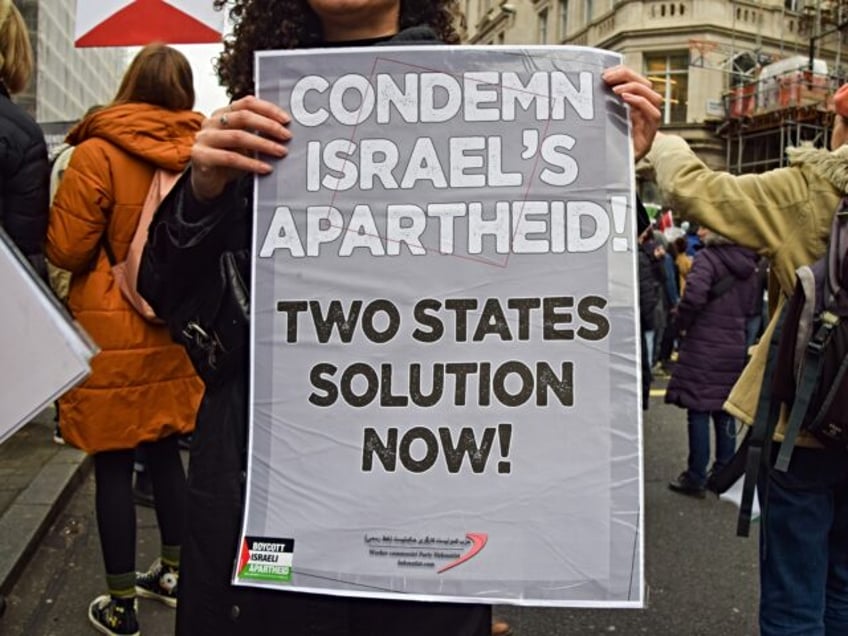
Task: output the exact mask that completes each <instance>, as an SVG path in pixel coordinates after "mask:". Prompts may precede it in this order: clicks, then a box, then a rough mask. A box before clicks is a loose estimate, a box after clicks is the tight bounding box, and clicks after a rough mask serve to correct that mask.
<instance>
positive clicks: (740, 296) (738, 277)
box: [665, 227, 757, 499]
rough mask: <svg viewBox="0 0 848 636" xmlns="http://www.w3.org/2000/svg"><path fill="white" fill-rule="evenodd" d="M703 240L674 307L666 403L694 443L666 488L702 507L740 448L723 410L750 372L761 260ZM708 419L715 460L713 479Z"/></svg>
mask: <svg viewBox="0 0 848 636" xmlns="http://www.w3.org/2000/svg"><path fill="white" fill-rule="evenodd" d="M698 234H699V238H700V239H701V242H702V243H703V245H704V247H703V249H701V250H699V251H698V253H697V254H696V255H695V259H694V261H693V264H692V270H691V271H690V272H689V277H688V284H687V285H686V291H685V293H684V294H683V297H682V298H681V300H680V304H679V305H678V307H677V311H676V318H675V321H676V327H677V330H678V332H679V333H680V349H679V357H678V359H677V364H676V365H675V367H674V371H673V372H672V374H671V380H669V383H668V388H667V389H666V394H665V401H666V403H667V404H676V405H677V406H679V407H682V408H685V409H686V419H687V423H688V436H689V457H688V459H687V462H686V470H684V471H683V472H682V473H680V475H679V476H678V477H677V479H675V480H674V481H671V482H670V483H669V484H668V487H669V488H670V489H671V490H673V491H674V492H678V493H680V494H683V495H689V496H692V497H697V498H701V499H702V498H704V497H705V496H706V484H707V480H708V478H709V474H711V473H714V472H716V471H718V470H721V468H722V467H723V466H725V465H726V464H727V463H728V462H729V461H730V458H731V457H732V456H733V451H734V450H735V447H736V431H735V422H734V420H733V417H732V416H731V415H730V414H729V413H727V411H725V410H724V409H723V405H724V401H725V400H726V399H727V396H728V394H729V393H730V389H731V388H732V387H733V384H734V382H736V379H737V378H738V377H739V374H740V373H741V372H742V368H743V367H744V366H745V360H746V357H747V347H746V345H745V324H746V321H747V315H748V310H747V308H748V307H750V306H751V305H752V303H753V296H754V294H755V293H756V286H757V279H756V265H757V255H756V254H755V253H754V252H752V251H751V250H749V249H746V248H744V247H740V246H738V245H734V244H733V243H731V242H730V241H728V240H727V239H725V238H724V237H722V236H720V235H718V234H716V233H714V232H710V231H709V230H707V229H706V228H703V227H702V228H700V229H699V230H698ZM710 418H712V422H713V431H714V434H715V435H714V436H715V460H714V462H713V466H712V468H711V469H710V470H709V471H708V470H707V465H708V463H709V459H710V426H709V425H710Z"/></svg>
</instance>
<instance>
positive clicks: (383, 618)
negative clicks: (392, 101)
mask: <svg viewBox="0 0 848 636" xmlns="http://www.w3.org/2000/svg"><path fill="white" fill-rule="evenodd" d="M214 4H215V6H216V8H217V9H219V10H224V9H225V8H226V9H228V10H229V11H230V16H231V17H232V19H233V24H232V34H231V36H230V37H229V38H228V39H227V40H226V42H225V47H224V51H223V53H222V55H221V56H220V58H219V59H218V61H217V71H218V76H219V78H220V81H221V83H222V84H223V85H224V86H225V87H226V89H227V91H228V94H229V97H230V98H231V99H230V101H229V103H227V104H222V105H221V106H220V108H218V109H216V110H214V111H213V112H211V113H209V114H208V116H203V115H201V114H199V113H197V112H194V110H193V109H194V91H193V81H192V72H191V68H190V66H189V64H188V62H187V60H186V59H185V57H184V56H183V55H182V54H180V53H179V52H178V51H176V50H175V49H173V48H171V47H168V46H165V45H162V44H152V45H149V46H147V47H144V48H143V49H142V50H141V51H140V52H139V53H138V54H137V55H136V56H135V58H134V59H133V61H132V63H131V64H130V65H129V68H128V69H127V71H126V73H125V75H124V77H123V80H122V82H121V84H120V86H119V87H117V90H116V93H115V97H114V98H113V99H112V101H111V102H110V103H108V104H105V105H103V106H102V107H99V108H96V109H93V110H92V111H90V112H89V113H87V114H86V115H85V116H84V117H83V118H82V120H81V121H80V122H79V123H78V124H77V125H76V126H75V127H74V128H73V129H72V130H71V132H70V133H69V135H68V138H67V142H68V143H69V144H70V145H71V146H73V153H72V155H70V156H69V160H68V162H67V166H66V167H65V169H64V174H63V176H62V180H61V183H59V184H58V187H57V189H56V192H55V198H53V200H52V203H51V202H50V198H49V191H50V187H49V172H50V166H49V162H48V157H47V150H46V145H45V143H44V138H43V136H42V134H41V132H40V129H39V127H38V126H37V125H36V124H35V122H34V121H33V120H32V119H31V118H30V117H29V116H28V115H26V114H25V113H24V111H23V110H22V109H21V108H19V107H18V106H17V105H15V103H14V102H13V101H12V99H11V95H13V94H15V93H16V92H19V91H21V90H22V89H23V88H24V87H25V86H26V84H27V81H28V80H29V76H30V73H31V69H32V50H31V45H30V42H29V39H28V36H27V30H26V26H25V24H24V22H23V19H22V17H21V15H20V12H19V11H18V9H17V8H16V7H15V5H14V4H13V3H12V2H11V1H10V0H0V80H2V81H0V141H2V142H3V143H2V144H1V145H2V153H0V178H2V185H3V187H2V193H0V195H1V196H0V224H1V225H2V227H3V228H4V229H5V231H6V232H7V233H8V234H9V236H10V237H11V238H12V240H13V241H14V242H15V243H16V244H17V246H18V247H19V248H20V250H21V252H22V253H23V254H24V255H25V256H26V258H27V259H28V260H29V262H30V263H31V264H32V266H33V272H34V274H35V275H37V276H46V261H49V262H50V263H51V264H52V265H54V266H56V267H59V268H61V269H63V270H66V271H67V272H69V277H70V278H69V286H68V292H67V299H66V302H67V306H68V308H69V310H70V311H71V313H72V314H73V315H74V317H75V318H76V319H77V320H78V321H79V322H80V323H81V324H82V326H83V327H84V328H85V329H86V330H87V331H88V332H89V333H90V334H91V335H92V337H93V338H94V340H95V341H96V343H97V345H98V346H99V347H100V350H101V352H100V353H99V354H98V355H97V356H96V357H95V358H94V360H93V362H92V374H91V376H90V377H89V378H88V379H87V380H86V381H85V382H84V383H83V384H81V385H80V386H78V387H76V388H75V389H73V390H71V391H69V392H68V393H67V394H65V395H64V396H63V397H62V398H61V401H60V413H61V418H60V430H61V436H62V439H63V440H65V441H66V442H67V443H70V444H72V445H74V446H76V447H78V448H80V449H83V450H84V451H86V452H87V453H90V454H91V455H92V456H93V463H94V469H95V470H94V475H95V483H96V496H95V510H96V516H97V525H98V531H99V536H100V542H101V548H102V555H103V563H104V566H105V584H106V592H107V593H106V594H103V595H102V596H99V597H97V598H96V599H94V600H93V601H92V602H91V605H90V607H89V609H88V617H89V620H90V621H91V623H92V625H93V626H94V627H95V628H96V629H98V630H99V631H100V632H102V633H105V634H115V635H127V634H130V635H131V634H138V633H140V630H141V627H140V625H141V623H142V622H143V619H139V616H138V604H137V602H136V598H137V597H138V596H143V597H149V598H153V599H156V600H159V601H161V602H163V603H165V604H166V605H168V606H171V607H176V608H177V616H176V630H177V633H178V634H181V635H189V634H203V635H206V634H221V635H226V634H249V633H264V631H265V627H266V626H267V625H268V624H269V621H272V620H275V619H276V618H277V617H280V616H285V622H286V625H287V633H290V634H293V635H300V634H302V635H304V636H307V635H308V636H321V635H327V636H331V635H332V636H345V635H351V636H354V635H363V636H365V635H370V636H381V635H385V636H396V635H398V634H403V635H404V636H416V635H418V634H421V635H422V636H423V635H424V634H427V635H431V634H444V635H456V636H489V635H490V634H491V635H492V636H508V635H509V634H511V633H512V629H511V628H510V626H509V625H508V624H507V623H506V622H504V621H502V620H499V619H497V618H496V617H495V618H493V616H492V613H491V608H490V607H489V606H488V605H483V604H469V603H465V604H462V603H418V602H412V601H387V600H374V599H361V598H347V597H338V596H329V595H320V594H303V593H286V594H280V593H278V592H274V591H271V590H265V589H255V588H244V587H236V586H233V585H232V584H231V581H230V577H231V572H232V568H233V562H234V560H235V559H236V557H237V555H236V554H235V549H234V546H236V545H237V537H238V533H239V526H240V520H241V514H242V509H243V505H244V474H245V470H246V461H247V444H246V439H247V437H246V436H247V421H246V414H247V412H248V410H247V403H246V400H247V395H248V392H247V388H248V370H247V363H246V357H245V355H244V352H245V351H246V350H247V347H246V338H247V332H246V330H242V331H239V332H237V333H236V334H235V336H234V337H235V338H236V340H237V342H236V343H235V346H234V347H232V350H233V351H235V352H236V354H235V355H236V358H235V359H234V360H233V361H231V363H229V364H227V365H225V366H224V367H222V368H219V369H209V368H207V367H204V366H203V365H202V364H199V363H198V361H197V360H196V359H194V358H193V357H192V355H193V354H192V351H193V350H192V348H191V343H189V344H188V348H186V347H184V346H183V344H185V343H184V342H183V343H180V340H181V339H182V338H183V337H184V334H185V327H186V315H187V312H189V311H192V310H193V308H196V307H198V306H200V305H202V304H203V302H204V296H203V295H204V294H208V293H211V292H210V288H209V286H208V285H206V284H204V276H206V275H207V274H208V272H210V271H217V268H218V267H220V263H221V262H222V257H223V256H224V255H225V254H229V255H232V259H233V260H232V262H234V263H236V266H237V267H239V268H240V272H239V273H240V274H241V275H242V278H243V279H244V280H248V279H249V274H250V272H249V263H250V249H251V245H250V235H251V222H252V219H251V209H252V197H253V188H252V182H253V177H254V175H265V174H269V173H270V172H272V171H273V170H275V169H277V167H278V165H284V164H278V163H277V162H276V161H275V160H276V159H282V158H283V157H285V156H286V154H287V144H288V142H289V141H290V139H291V133H290V132H289V130H288V128H287V124H288V123H289V121H290V117H289V115H288V114H287V113H286V112H284V111H283V110H281V109H280V108H279V107H278V106H277V105H275V104H273V103H270V102H267V101H263V100H261V99H258V98H257V97H255V95H254V92H255V87H254V53H255V52H256V51H260V50H267V49H301V48H315V47H322V46H335V45H338V44H340V43H341V44H345V45H347V46H380V45H384V44H388V45H421V44H429V45H435V44H443V45H450V44H457V43H459V41H460V36H459V32H458V30H457V26H458V20H460V19H461V12H460V7H459V6H458V5H459V3H458V2H457V1H456V0H404V1H401V0H355V1H351V2H344V3H340V2H337V1H335V0H235V1H231V2H225V1H224V0H214ZM604 80H605V81H606V83H607V84H608V86H609V87H610V89H611V91H612V92H613V93H614V94H615V95H617V96H618V97H619V98H620V99H621V100H622V101H623V102H624V103H626V104H627V105H628V106H629V107H630V108H629V112H630V118H631V135H632V142H633V149H634V157H635V159H636V160H637V161H640V162H641V163H640V164H639V165H640V166H642V167H643V169H645V170H648V171H650V172H652V173H653V176H654V178H655V179H656V181H657V183H658V185H659V187H660V190H661V192H662V194H663V196H664V199H665V201H666V202H667V203H668V205H670V206H671V207H672V209H673V210H674V213H675V214H676V215H679V216H680V217H682V218H685V219H687V222H686V224H685V226H682V227H681V228H680V231H679V232H678V233H677V234H676V235H669V234H666V233H663V232H660V231H658V230H656V229H655V228H654V227H653V226H652V225H651V224H650V223H648V222H647V221H646V219H644V218H643V217H640V219H641V220H640V224H639V241H638V243H639V249H638V255H637V256H638V275H639V276H638V277H639V281H638V282H639V285H638V289H639V320H640V326H641V338H642V342H641V347H642V355H641V358H642V365H643V366H642V368H643V373H642V378H643V386H642V389H643V406H644V408H647V407H648V404H649V393H650V388H651V383H652V381H653V378H654V376H659V375H666V376H667V375H670V379H669V382H668V388H667V391H666V401H667V402H668V403H671V404H675V405H677V406H679V407H681V408H683V409H686V415H687V416H686V420H687V425H688V429H687V430H688V438H689V456H688V458H687V461H686V468H685V470H684V471H683V472H682V473H681V474H680V475H679V476H678V477H677V478H676V479H673V480H672V481H671V482H670V483H669V488H670V489H671V490H673V491H675V492H677V493H681V494H684V495H689V496H694V497H699V498H702V497H704V496H705V493H706V491H707V487H708V485H709V481H710V479H711V476H712V475H714V474H715V473H716V472H717V471H719V470H721V468H722V467H723V466H724V465H726V464H727V463H728V462H729V461H730V458H731V456H732V455H733V453H734V450H735V447H736V439H737V436H738V430H737V429H738V426H737V422H739V423H741V424H750V423H751V422H752V420H753V418H754V413H755V405H756V403H757V398H758V395H759V392H760V387H761V386H762V384H763V382H764V379H763V370H764V355H765V354H764V353H763V347H760V346H757V344H756V343H757V341H758V340H760V339H761V337H762V340H766V339H767V338H768V337H769V334H770V333H771V331H772V330H773V329H774V326H775V325H774V320H771V321H770V322H769V320H768V319H765V320H764V319H763V315H764V307H763V297H764V286H765V280H766V278H765V277H766V276H768V277H769V279H770V281H771V283H772V284H771V287H770V291H771V292H772V294H771V295H769V300H770V301H771V303H772V305H773V307H772V309H773V308H774V307H775V306H777V305H779V304H780V303H782V302H783V300H784V299H785V298H786V297H787V296H788V295H789V294H790V293H791V292H792V289H793V287H794V284H795V280H794V278H795V269H796V268H797V267H799V266H800V265H803V264H807V263H810V262H812V261H813V260H815V259H816V258H817V257H818V256H820V255H821V253H822V252H823V250H824V246H825V243H826V240H827V237H828V233H829V231H830V221H831V218H832V216H833V211H834V209H835V207H836V203H837V202H838V201H839V199H840V197H842V195H843V194H844V193H845V192H846V190H848V150H846V146H844V145H843V144H844V143H845V142H846V140H848V88H845V87H843V89H841V90H840V91H839V92H838V93H837V95H836V100H835V112H836V116H835V120H834V128H833V133H832V136H831V146H832V150H830V151H828V150H826V149H813V148H799V149H790V151H789V157H790V161H791V165H790V166H789V167H787V168H782V169H779V170H776V171H773V172H769V173H764V174H760V175H747V176H745V177H737V176H733V175H730V174H727V173H724V172H718V171H713V170H711V169H710V168H708V167H707V166H706V165H705V164H704V163H703V162H702V161H701V160H700V159H699V158H698V157H697V156H696V155H695V154H694V153H693V152H692V150H691V149H690V148H689V147H688V145H687V144H686V142H685V141H683V140H682V139H681V138H679V137H675V136H670V135H668V136H667V135H663V134H661V133H659V132H658V127H659V122H660V111H659V109H658V107H659V106H660V105H661V102H662V97H661V96H660V95H659V94H658V93H656V92H655V91H654V90H653V89H652V87H651V83H650V82H649V81H648V80H647V79H646V78H644V77H643V76H641V75H639V74H638V73H636V72H634V71H632V70H630V69H628V68H626V67H623V66H622V67H615V68H612V69H607V71H605V73H604ZM138 131H144V134H137V133H138ZM643 158H644V161H643ZM160 169H161V170H166V171H170V172H181V173H182V176H181V177H180V179H179V181H178V182H177V184H176V186H175V187H174V190H173V191H172V192H171V194H170V195H169V196H168V197H167V198H166V199H165V200H164V202H163V203H162V204H161V205H160V206H159V209H158V211H157V212H156V216H155V218H154V219H153V222H152V224H151V226H150V230H149V237H148V241H147V245H146V247H145V249H144V253H143V257H142V259H141V263H140V273H139V279H138V288H139V291H140V292H141V294H142V295H143V296H144V297H145V299H146V300H147V302H149V303H150V305H151V306H152V308H153V310H155V313H156V315H157V317H158V319H159V320H158V321H151V320H148V319H146V318H145V317H143V316H141V315H140V314H139V313H138V312H137V311H136V310H135V309H134V308H133V306H131V304H130V303H129V302H128V301H127V299H126V298H125V297H124V295H122V293H121V291H120V290H119V288H118V286H117V285H116V283H115V274H114V267H115V265H116V263H119V262H121V261H122V260H123V259H125V258H126V255H127V253H128V250H129V248H130V243H131V241H132V237H133V235H134V233H135V229H136V227H137V226H138V223H139V217H140V215H141V211H142V207H143V203H144V200H145V197H146V194H147V191H148V188H149V186H150V183H151V181H152V179H153V176H154V173H156V171H157V170H160ZM213 291H214V290H213ZM771 315H774V312H772V313H771ZM766 323H768V326H766ZM711 420H712V424H713V426H712V429H713V438H714V440H715V453H714V460H713V463H712V466H710V437H711V436H710V421H711ZM189 433H191V434H192V438H191V440H192V441H191V445H190V449H189V470H188V474H187V475H186V473H185V472H184V469H183V463H182V461H181V458H180V453H179V448H180V446H179V442H180V440H181V439H185V436H186V435H187V434H189ZM781 435H782V433H781V431H780V430H779V431H778V433H777V436H776V441H777V442H778V443H777V444H776V445H775V446H776V447H777V446H779V442H780V441H781V440H782V437H781ZM798 445H799V447H800V448H799V449H798V450H796V452H795V455H794V456H793V460H792V464H791V466H790V470H789V471H788V472H786V473H781V474H779V475H778V474H775V473H770V474H769V476H768V477H767V479H768V483H765V482H764V483H762V484H760V490H759V492H760V497H761V498H762V499H763V504H764V507H766V506H767V509H768V514H767V515H766V516H765V517H764V519H763V523H762V526H761V527H762V530H761V534H760V545H761V550H760V553H761V559H760V574H761V577H760V587H761V600H760V629H761V633H762V634H764V635H766V636H784V635H788V634H811V635H812V634H828V635H830V634H846V633H848V609H846V608H848V497H846V496H845V495H846V486H848V463H846V462H845V461H844V456H843V455H841V454H839V453H836V452H833V451H828V450H824V449H821V448H820V447H819V445H817V444H816V443H815V441H814V440H812V439H806V438H804V436H803V435H802V437H801V439H800V440H799V442H798ZM139 450H141V451H143V454H144V460H145V468H146V471H145V472H146V473H147V475H149V478H150V483H151V485H152V503H153V505H154V506H155V509H156V518H157V522H158V526H159V531H160V539H161V550H160V556H159V558H157V559H156V561H155V562H154V563H153V564H152V565H151V566H150V568H149V569H148V570H147V571H141V572H138V571H136V563H135V535H136V517H135V508H134V505H133V466H134V462H135V460H136V459H137V455H136V453H137V452H138V451H139ZM0 602H2V599H0Z"/></svg>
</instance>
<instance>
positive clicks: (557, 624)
mask: <svg viewBox="0 0 848 636" xmlns="http://www.w3.org/2000/svg"><path fill="white" fill-rule="evenodd" d="M654 393H655V396H654V397H652V399H651V405H650V409H649V410H648V411H646V413H645V423H644V433H645V434H644V440H645V458H644V465H645V470H644V472H645V552H646V554H645V562H646V564H645V570H646V594H645V596H646V608H645V609H640V610H635V609H628V610H621V609H617V610H610V609H603V610H602V609H561V608H545V609H539V608H524V607H500V606H499V607H496V608H495V614H496V615H497V616H501V617H503V618H505V619H507V620H508V621H509V622H510V623H511V624H512V625H513V627H514V629H515V633H516V636H566V635H568V636H571V635H573V636H582V635H584V634H616V635H622V636H630V635H633V636H637V635H642V634H649V635H652V636H702V635H703V636H706V635H714V634H721V635H722V636H753V635H754V634H756V633H757V628H756V605H757V594H758V582H757V540H756V532H757V526H756V525H754V526H753V528H752V532H753V535H752V536H751V537H750V538H748V539H742V538H738V537H736V536H735V525H736V508H735V507H734V506H733V504H730V503H727V502H725V501H719V500H717V499H716V498H715V497H713V496H709V497H708V498H707V499H704V500H696V499H692V498H689V497H685V496H682V495H678V494H676V493H673V492H671V491H669V490H668V487H667V483H668V481H669V480H670V479H672V478H674V477H675V476H676V475H677V474H678V473H679V472H680V471H681V470H682V468H683V467H684V465H685V461H686V454H687V442H686V419H685V411H683V410H681V409H678V408H676V407H673V406H667V405H665V404H663V403H662V396H661V390H655V391H654ZM51 426H52V425H51V423H50V421H49V418H48V417H47V415H44V416H42V417H41V418H40V420H37V421H36V422H34V423H33V424H30V425H27V427H25V428H24V429H22V431H21V432H19V433H18V434H16V436H15V437H13V438H12V439H11V440H9V441H8V442H6V444H4V445H2V446H0V577H5V578H0V592H2V593H4V594H6V595H7V600H8V608H7V610H6V613H5V615H4V616H3V617H2V618H0V635H2V636H78V635H85V634H93V633H95V632H94V630H93V629H92V628H91V627H90V626H89V624H88V621H87V618H86V609H87V607H88V604H89V602H90V601H91V600H92V599H93V598H94V597H95V596H97V595H98V594H101V593H103V591H104V585H105V583H104V580H103V574H102V571H103V566H102V560H101V557H100V548H99V543H98V538H97V528H96V521H95V516H94V510H93V502H94V485H93V477H92V474H91V470H90V468H89V465H88V463H87V462H85V461H82V459H81V456H77V455H74V453H75V451H72V449H62V448H61V447H58V446H56V445H55V444H53V442H52V441H51V440H50V431H51ZM21 437H26V439H21ZM74 462H76V463H77V466H76V467H75V468H73V469H72V470H71V469H69V468H67V467H66V468H65V469H64V472H62V471H60V470H59V469H57V468H56V467H55V464H58V465H59V466H62V465H63V464H70V465H73V463H74ZM45 471H46V472H48V473H50V475H49V476H48V477H49V478H50V479H52V480H53V481H54V482H56V483H55V484H54V485H53V486H52V489H51V488H48V489H47V490H48V491H52V492H56V491H61V492H59V494H58V495H57V496H56V502H55V503H54V505H53V506H52V507H51V506H44V505H42V508H40V509H39V511H38V512H39V514H30V513H28V516H29V517H37V518H41V519H42V524H43V526H44V527H43V528H42V529H41V530H40V531H39V532H35V533H34V534H33V536H34V537H35V538H36V541H35V543H34V545H32V546H30V547H29V548H28V549H27V550H25V551H24V552H23V553H21V548H20V546H19V545H18V544H21V543H23V542H24V541H23V539H21V538H20V537H18V536H17V535H20V534H21V533H20V532H17V531H14V533H13V534H14V535H15V536H16V537H17V538H16V539H15V540H12V537H11V536H10V535H8V534H6V532H8V531H9V528H15V527H18V526H17V525H15V524H16V521H17V520H15V519H10V518H9V517H10V515H11V514H12V513H14V514H15V516H20V515H21V514H22V513H21V510H23V508H22V506H23V504H24V503H26V502H25V501H21V499H22V498H23V499H26V497H30V498H32V496H33V495H32V493H31V492H29V491H31V490H32V488H31V483H32V482H35V481H38V479H41V480H42V481H44V480H46V479H48V477H45V476H44V473H45ZM69 472H70V473H71V476H70V477H68V474H67V473H69ZM60 482H61V483H60ZM57 484H58V485H57ZM62 484H64V487H63V488H60V486H61V485H62ZM42 490H44V488H43V487H42ZM28 492H29V494H28V495H27V493H28ZM15 505H18V508H17V509H16V508H14V506H15ZM46 508H52V510H49V511H48V512H49V514H47V515H46V520H45V509H46ZM137 510H138V513H139V519H138V527H139V530H138V561H137V562H138V567H139V568H142V567H146V565H147V564H148V563H149V562H151V561H152V560H153V559H155V558H156V556H157V555H158V545H159V541H158V533H157V529H156V522H155V515H154V514H153V511H152V510H149V509H146V508H140V507H139V508H137ZM39 515H40V517H39ZM24 525H26V524H24ZM29 525H31V526H32V525H35V522H30V524H29ZM12 544H15V545H12ZM15 550H17V551H18V553H17V554H13V553H14V552H15ZM15 558H16V559H17V561H18V563H16V564H14V565H13V566H11V567H10V566H9V562H10V560H14V559H15ZM139 604H140V610H139V618H140V621H141V627H142V633H143V634H145V636H169V635H170V634H172V633H173V625H174V611H173V610H171V609H169V608H166V607H165V606H164V605H161V604H159V603H157V602H155V601H149V600H146V599H140V600H139ZM268 634H282V635H284V636H309V635H299V634H286V633H285V631H284V629H281V630H279V631H272V630H270V629H269V631H268ZM209 636H215V635H214V634H210V635H209ZM251 636H258V635H251ZM397 636H404V635H403V634H398V635H397ZM436 636H452V635H450V634H444V635H436Z"/></svg>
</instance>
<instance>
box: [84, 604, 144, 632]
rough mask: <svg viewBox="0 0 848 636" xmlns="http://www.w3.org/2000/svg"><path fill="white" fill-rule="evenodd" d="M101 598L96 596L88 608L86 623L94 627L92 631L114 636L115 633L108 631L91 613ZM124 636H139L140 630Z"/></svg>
mask: <svg viewBox="0 0 848 636" xmlns="http://www.w3.org/2000/svg"><path fill="white" fill-rule="evenodd" d="M101 598H103V597H102V596H98V597H97V598H96V599H94V601H92V603H91V604H90V605H89V606H88V622H89V623H91V626H92V627H94V629H96V630H97V631H98V632H100V633H101V634H108V635H109V636H115V632H113V631H112V630H111V629H109V628H108V627H106V626H105V625H104V624H103V623H101V622H100V621H99V620H97V619H96V618H95V617H94V613H93V612H92V609H94V606H95V605H96V604H97V603H98V601H100V599H101ZM121 636H124V635H121ZM126 636H141V630H139V631H136V632H133V633H132V634H127V635H126Z"/></svg>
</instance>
